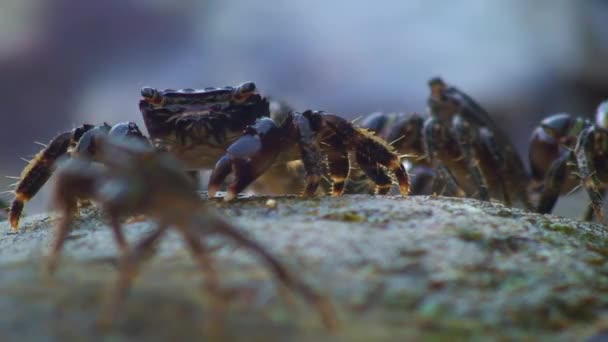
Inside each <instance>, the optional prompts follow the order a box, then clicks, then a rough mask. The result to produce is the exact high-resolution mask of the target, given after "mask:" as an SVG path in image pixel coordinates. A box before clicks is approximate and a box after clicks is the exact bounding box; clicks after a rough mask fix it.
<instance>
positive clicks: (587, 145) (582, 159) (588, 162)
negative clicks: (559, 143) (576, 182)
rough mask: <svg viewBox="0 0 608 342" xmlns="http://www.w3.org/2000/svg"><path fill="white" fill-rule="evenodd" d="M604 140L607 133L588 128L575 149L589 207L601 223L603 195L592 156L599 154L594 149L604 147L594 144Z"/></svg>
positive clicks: (602, 220)
mask: <svg viewBox="0 0 608 342" xmlns="http://www.w3.org/2000/svg"><path fill="white" fill-rule="evenodd" d="M606 140H608V133H607V132H605V131H603V130H599V129H598V130H596V129H595V128H594V127H590V128H587V129H585V130H584V131H583V132H581V134H580V135H579V140H578V142H577V144H576V148H575V153H576V161H577V165H578V172H579V176H580V177H581V181H582V182H583V186H584V187H585V190H586V191H587V194H588V195H589V198H590V199H591V207H592V208H593V212H594V213H595V217H596V218H597V220H598V221H599V222H602V223H603V222H604V214H603V213H602V202H603V193H602V190H601V189H602V185H601V182H600V181H599V180H598V178H597V174H596V173H597V170H596V168H595V164H594V156H595V155H596V153H597V152H599V151H597V150H596V149H599V148H602V146H603V145H604V144H602V143H600V144H599V145H600V146H595V145H596V143H597V142H599V141H602V142H605V141H606ZM602 152H603V151H602Z"/></svg>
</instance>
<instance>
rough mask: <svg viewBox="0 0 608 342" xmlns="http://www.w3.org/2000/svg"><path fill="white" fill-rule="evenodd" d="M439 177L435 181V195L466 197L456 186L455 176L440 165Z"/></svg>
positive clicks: (438, 166)
mask: <svg viewBox="0 0 608 342" xmlns="http://www.w3.org/2000/svg"><path fill="white" fill-rule="evenodd" d="M436 170H437V175H436V176H435V178H434V180H433V193H434V194H437V195H443V196H454V197H465V196H466V194H465V193H464V191H462V189H460V188H459V187H458V185H457V184H456V180H455V178H454V175H452V173H451V172H450V170H449V169H448V168H447V167H445V165H443V163H441V162H440V163H439V164H438V165H437V167H436Z"/></svg>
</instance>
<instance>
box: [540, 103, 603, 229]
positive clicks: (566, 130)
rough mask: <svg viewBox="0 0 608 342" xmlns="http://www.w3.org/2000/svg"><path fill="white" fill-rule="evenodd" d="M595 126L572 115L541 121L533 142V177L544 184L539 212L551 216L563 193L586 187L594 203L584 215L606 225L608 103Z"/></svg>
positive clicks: (601, 105) (597, 118)
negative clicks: (604, 212)
mask: <svg viewBox="0 0 608 342" xmlns="http://www.w3.org/2000/svg"><path fill="white" fill-rule="evenodd" d="M595 121H596V122H595V123H593V122H591V121H590V120H588V119H586V118H582V117H575V116H571V115H569V114H555V115H552V116H549V117H547V118H546V119H544V120H543V121H541V123H540V126H539V127H537V128H536V129H535V130H534V132H533V133H532V139H531V141H530V151H529V158H530V166H531V168H532V177H533V178H534V180H535V181H536V182H539V183H542V192H541V196H540V200H539V203H538V207H537V211H538V212H540V213H550V212H551V211H552V210H553V207H554V206H555V203H556V202H557V198H558V197H559V195H560V194H563V193H569V192H572V191H574V190H576V189H578V188H579V187H581V186H582V187H584V188H585V190H586V191H587V194H588V195H589V198H590V199H591V203H590V204H589V207H588V209H587V211H586V213H585V215H584V217H585V219H586V220H591V219H592V218H593V215H594V214H595V216H596V218H597V219H598V220H599V221H600V222H604V215H603V213H602V202H603V197H604V194H605V192H606V188H607V187H608V101H604V102H602V103H601V104H600V105H599V106H598V108H597V111H596V116H595Z"/></svg>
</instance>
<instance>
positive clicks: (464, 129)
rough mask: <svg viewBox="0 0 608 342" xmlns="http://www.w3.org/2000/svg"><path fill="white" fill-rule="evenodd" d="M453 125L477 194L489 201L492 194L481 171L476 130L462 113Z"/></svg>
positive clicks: (483, 199) (456, 117) (457, 116)
mask: <svg viewBox="0 0 608 342" xmlns="http://www.w3.org/2000/svg"><path fill="white" fill-rule="evenodd" d="M452 125H453V128H454V136H455V138H456V141H457V142H458V145H459V146H460V151H461V153H462V157H463V158H464V160H465V161H466V162H467V164H468V167H469V172H471V177H473V183H474V184H475V185H476V186H477V191H478V194H477V195H478V196H479V199H480V200H482V201H489V200H490V195H489V193H488V184H487V183H486V181H485V178H484V177H483V174H482V172H481V168H480V167H479V156H478V155H477V153H476V152H475V148H474V147H473V141H474V140H475V138H474V134H475V132H474V131H473V129H472V127H471V125H470V124H469V123H468V122H466V120H464V119H463V118H462V117H461V116H460V115H456V116H454V119H453V120H452Z"/></svg>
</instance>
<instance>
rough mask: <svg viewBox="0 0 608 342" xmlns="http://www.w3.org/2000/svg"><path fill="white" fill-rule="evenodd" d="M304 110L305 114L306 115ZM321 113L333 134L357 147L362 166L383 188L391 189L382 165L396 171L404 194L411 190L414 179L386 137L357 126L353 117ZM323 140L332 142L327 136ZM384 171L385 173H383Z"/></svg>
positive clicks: (379, 187)
mask: <svg viewBox="0 0 608 342" xmlns="http://www.w3.org/2000/svg"><path fill="white" fill-rule="evenodd" d="M304 114H306V112H305V113H304ZM304 114H303V115H304ZM313 114H314V115H317V116H320V117H321V118H322V120H323V125H324V126H325V127H326V129H327V131H328V133H329V134H330V137H331V136H332V135H337V136H338V137H339V140H341V141H342V142H343V144H344V145H345V146H346V148H348V149H350V150H354V151H356V155H357V160H358V161H359V159H360V161H361V162H362V163H363V164H362V165H360V166H361V168H362V169H363V171H364V172H365V173H366V174H367V175H368V177H370V178H372V180H374V182H376V185H377V186H378V190H379V191H380V192H383V191H388V189H387V187H388V184H387V182H386V179H387V178H388V179H390V177H388V175H386V173H385V172H384V170H382V169H381V168H379V166H382V167H384V168H386V169H388V171H390V172H392V173H393V174H394V175H395V178H396V179H397V182H398V184H399V191H400V192H401V194H403V195H407V194H409V191H410V183H409V177H408V175H407V172H406V171H405V167H403V164H401V161H400V160H399V156H398V155H397V154H396V153H394V152H393V149H392V147H391V146H390V145H389V144H388V143H386V142H385V141H384V140H383V139H381V138H379V137H377V136H375V135H374V134H373V133H372V132H370V131H368V130H366V129H364V128H358V127H355V126H353V124H352V123H350V122H349V121H347V120H345V119H343V118H341V117H339V116H337V115H332V114H323V113H320V112H314V113H313ZM323 142H326V143H327V142H330V143H331V140H328V139H327V138H326V139H325V140H323ZM382 173H384V175H381V174H382Z"/></svg>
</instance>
